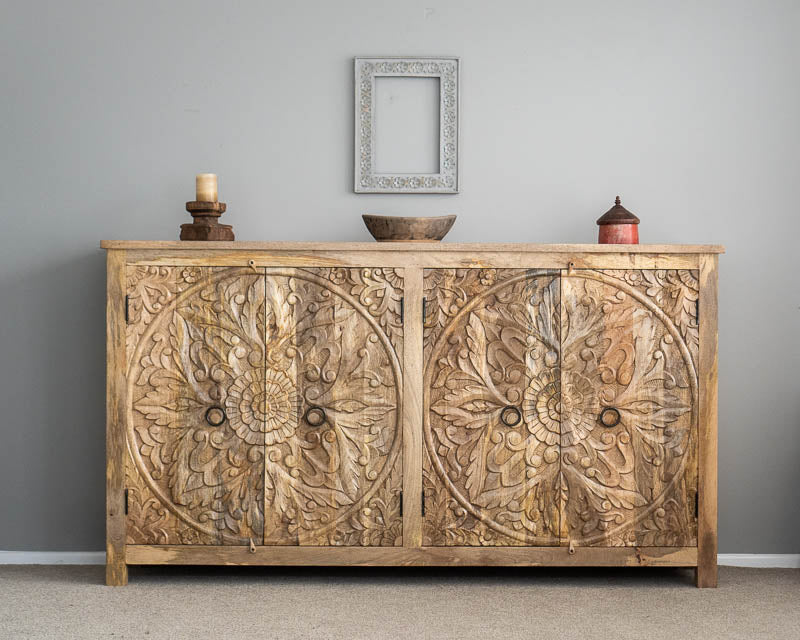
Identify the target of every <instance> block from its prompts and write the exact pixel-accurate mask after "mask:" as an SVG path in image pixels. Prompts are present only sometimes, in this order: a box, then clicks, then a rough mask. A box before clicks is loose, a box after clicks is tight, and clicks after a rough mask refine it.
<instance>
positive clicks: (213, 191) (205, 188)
mask: <svg viewBox="0 0 800 640" xmlns="http://www.w3.org/2000/svg"><path fill="white" fill-rule="evenodd" d="M195 185H196V192H197V194H196V195H195V199H196V200H197V201H198V202H216V201H217V174H216V173H198V174H197V177H196V178H195Z"/></svg>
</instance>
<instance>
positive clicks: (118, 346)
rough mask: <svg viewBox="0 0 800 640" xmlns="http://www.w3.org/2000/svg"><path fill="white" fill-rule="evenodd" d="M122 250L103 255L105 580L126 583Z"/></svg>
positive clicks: (117, 583) (123, 262)
mask: <svg viewBox="0 0 800 640" xmlns="http://www.w3.org/2000/svg"><path fill="white" fill-rule="evenodd" d="M124 291H125V251H120V250H118V251H109V252H108V255H107V256H106V584H108V585H112V586H122V585H125V584H127V583H128V567H127V565H126V564H125V562H126V559H125V484H124V483H125V453H126V445H125V405H126V398H127V393H126V385H125V293H124Z"/></svg>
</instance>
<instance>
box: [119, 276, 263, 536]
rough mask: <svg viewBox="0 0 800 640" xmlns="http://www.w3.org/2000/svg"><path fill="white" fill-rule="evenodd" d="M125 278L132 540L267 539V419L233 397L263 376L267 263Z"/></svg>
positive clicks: (129, 526) (129, 485)
mask: <svg viewBox="0 0 800 640" xmlns="http://www.w3.org/2000/svg"><path fill="white" fill-rule="evenodd" d="M127 279H128V291H127V294H128V299H127V304H128V326H127V335H126V338H127V346H128V351H127V355H128V381H127V383H128V418H127V421H126V422H127V430H128V433H127V440H128V452H129V457H128V465H127V469H126V476H127V478H126V487H127V491H128V516H127V540H128V543H132V544H249V543H252V542H254V543H256V544H259V543H260V542H261V540H262V537H263V532H264V512H263V501H264V443H263V434H262V435H259V434H261V432H262V431H263V429H264V420H263V416H262V415H260V414H259V413H258V412H257V411H256V410H251V411H250V412H249V413H248V414H247V415H244V414H243V411H242V409H243V407H242V406H241V405H239V404H237V403H236V402H234V401H233V399H234V398H235V397H236V394H237V393H240V390H242V389H244V388H248V387H252V386H253V385H254V384H256V383H257V381H259V380H261V379H262V378H263V373H264V332H265V324H264V273H263V270H261V272H260V273H257V272H254V271H253V270H252V269H238V268H206V267H129V268H128V272H127ZM251 401H252V402H253V403H254V404H256V403H257V402H258V399H257V398H251Z"/></svg>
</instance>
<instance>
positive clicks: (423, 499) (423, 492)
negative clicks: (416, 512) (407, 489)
mask: <svg viewBox="0 0 800 640" xmlns="http://www.w3.org/2000/svg"><path fill="white" fill-rule="evenodd" d="M422 517H423V518H424V517H425V489H423V490H422Z"/></svg>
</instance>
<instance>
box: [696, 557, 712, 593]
mask: <svg viewBox="0 0 800 640" xmlns="http://www.w3.org/2000/svg"><path fill="white" fill-rule="evenodd" d="M694 578H695V584H696V585H697V587H698V588H699V589H703V588H712V589H715V588H716V587H717V562H716V560H714V561H713V562H708V563H705V564H701V565H698V566H697V568H696V569H695V570H694Z"/></svg>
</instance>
